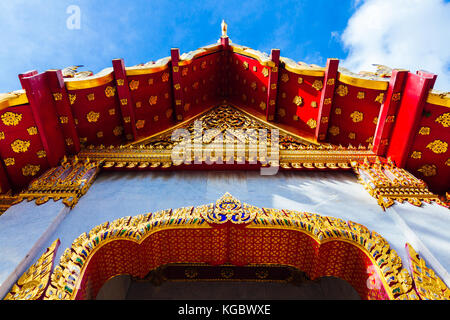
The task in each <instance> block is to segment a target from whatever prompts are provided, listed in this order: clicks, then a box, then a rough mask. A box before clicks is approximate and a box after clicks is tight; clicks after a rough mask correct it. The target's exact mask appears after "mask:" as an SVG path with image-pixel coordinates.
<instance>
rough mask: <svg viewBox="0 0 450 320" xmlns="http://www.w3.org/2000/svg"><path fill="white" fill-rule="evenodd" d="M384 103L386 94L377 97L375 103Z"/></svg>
mask: <svg viewBox="0 0 450 320" xmlns="http://www.w3.org/2000/svg"><path fill="white" fill-rule="evenodd" d="M383 101H384V92H382V93H380V94H379V95H377V97H376V98H375V102H378V103H383Z"/></svg>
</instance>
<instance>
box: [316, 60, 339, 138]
mask: <svg viewBox="0 0 450 320" xmlns="http://www.w3.org/2000/svg"><path fill="white" fill-rule="evenodd" d="M338 67H339V59H328V60H327V65H326V68H325V77H324V79H323V82H324V88H323V90H322V96H321V97H320V105H319V112H318V115H317V127H316V132H315V139H316V140H317V141H323V140H325V138H326V136H327V131H328V123H329V120H330V112H331V106H332V105H333V96H334V87H335V85H336V81H337V80H336V79H337V72H338Z"/></svg>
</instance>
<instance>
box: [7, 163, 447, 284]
mask: <svg viewBox="0 0 450 320" xmlns="http://www.w3.org/2000/svg"><path fill="white" fill-rule="evenodd" d="M225 192H230V193H231V194H232V195H233V196H235V197H236V198H238V199H240V200H241V201H243V202H247V203H249V204H252V205H255V206H259V207H267V208H279V209H293V210H299V211H308V212H313V213H319V214H321V215H327V216H333V217H337V218H341V219H344V220H352V221H355V222H358V223H361V224H363V225H365V226H366V227H368V228H369V229H371V230H374V231H376V232H378V233H379V234H381V235H382V236H383V237H385V238H386V240H388V241H389V243H390V244H391V246H392V247H393V248H394V249H395V250H396V251H397V253H398V254H399V255H400V257H401V258H402V260H403V261H405V262H406V251H405V249H404V245H405V243H406V242H410V243H411V244H412V245H413V246H414V244H421V246H420V247H419V248H416V249H417V250H418V251H419V253H420V254H425V255H426V256H425V259H427V261H428V258H430V259H431V260H430V263H432V264H433V265H432V266H433V267H436V268H437V270H435V271H436V272H437V273H438V274H439V275H440V276H441V277H442V278H443V280H444V281H446V282H447V284H450V281H449V280H450V279H449V278H448V272H447V271H448V270H450V260H449V254H448V251H449V250H448V249H449V248H450V238H449V235H448V232H447V230H449V227H450V220H449V213H450V212H449V210H448V209H445V208H443V207H441V206H438V205H425V206H424V207H423V208H416V207H414V206H412V205H410V204H396V205H395V206H394V207H392V208H391V209H388V210H387V211H386V212H385V211H383V210H382V209H381V207H379V206H378V205H377V203H376V200H375V199H374V198H372V197H371V196H370V195H369V194H368V193H367V192H366V191H365V190H364V188H363V187H362V186H361V185H360V184H358V182H357V181H356V177H355V176H354V174H353V173H352V172H317V171H314V172H292V171H280V172H278V174H277V175H274V176H261V175H260V174H259V171H167V172H104V173H101V174H100V176H99V177H98V178H97V180H96V181H95V183H94V184H93V186H92V187H91V188H90V190H89V191H88V193H87V194H86V195H85V196H83V197H82V198H81V199H80V201H79V203H78V204H77V205H76V207H75V208H74V209H73V210H71V211H70V213H69V214H67V215H65V216H64V220H62V221H61V223H60V225H59V226H58V228H57V229H56V230H55V232H54V233H53V234H52V235H51V236H50V237H49V238H48V239H47V241H46V242H45V244H44V245H43V246H42V248H41V252H44V250H45V248H46V247H48V246H49V245H50V244H51V243H52V242H53V241H54V240H55V239H56V238H60V240H61V246H60V249H59V250H58V255H61V254H62V252H63V251H64V249H65V248H67V247H69V246H70V245H71V243H72V241H73V240H74V239H75V238H76V237H78V236H79V235H80V234H81V233H83V232H88V231H89V230H90V229H92V228H93V227H95V226H97V225H99V224H101V223H103V222H105V221H112V220H114V219H117V218H120V217H123V216H134V215H137V214H142V213H147V212H153V211H157V210H161V209H167V208H179V207H183V206H191V205H194V206H196V205H201V204H206V203H211V202H215V200H217V199H218V198H219V197H221V196H222V195H223V194H224V193H225ZM51 206H53V207H51ZM55 206H56V207H55ZM16 207H17V206H16ZM37 208H41V209H37ZM37 208H32V207H29V206H28V207H17V208H14V210H13V208H11V209H10V210H8V211H11V210H12V211H13V212H15V213H14V214H11V215H10V216H11V217H10V219H11V220H14V217H17V218H18V219H19V218H20V219H19V220H18V221H23V220H27V217H29V216H33V217H34V218H35V219H34V220H32V221H30V222H29V223H27V224H26V225H24V226H23V227H20V228H19V225H20V223H19V222H17V223H15V224H12V223H10V224H9V226H4V223H2V219H1V218H3V216H0V230H2V229H10V231H9V232H10V233H14V232H15V231H12V230H21V232H25V233H27V232H28V230H35V231H34V232H37V233H39V232H40V231H37V230H44V226H42V224H45V223H44V222H43V221H42V219H47V220H49V218H48V217H46V215H47V216H49V217H50V216H53V217H55V216H57V215H58V212H59V211H60V210H61V206H58V204H47V209H44V207H37ZM36 210H37V211H36ZM50 211H52V212H53V213H50ZM41 212H46V213H41ZM9 213H10V212H7V214H5V215H4V217H5V218H4V219H7V218H8V214H9ZM21 214H22V215H23V217H21V216H20V215H21ZM41 215H42V218H37V217H40V216H41ZM50 220H51V219H50ZM47 224H48V223H47ZM418 240H419V241H418ZM8 245H9V246H12V247H14V246H15V245H14V241H9V242H8ZM3 250H12V248H9V249H7V248H4V249H3ZM22 251H24V250H22ZM8 252H9V251H5V254H6V255H8ZM4 256H5V255H1V256H0V266H3V265H4V262H3V260H5V259H10V258H7V257H6V258H5V257H4ZM57 260H58V261H59V256H58V257H57ZM9 271H11V268H10V267H8V268H6V269H3V267H2V273H1V274H6V273H8V272H9ZM4 277H5V276H3V278H0V283H1V282H2V281H3V279H4Z"/></svg>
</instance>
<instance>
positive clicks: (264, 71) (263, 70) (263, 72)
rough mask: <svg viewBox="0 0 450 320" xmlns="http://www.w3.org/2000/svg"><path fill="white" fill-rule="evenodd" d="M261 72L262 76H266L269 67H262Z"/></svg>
mask: <svg viewBox="0 0 450 320" xmlns="http://www.w3.org/2000/svg"><path fill="white" fill-rule="evenodd" d="M261 73H262V74H263V76H264V77H267V76H268V75H269V69H267V68H263V69H262V71H261Z"/></svg>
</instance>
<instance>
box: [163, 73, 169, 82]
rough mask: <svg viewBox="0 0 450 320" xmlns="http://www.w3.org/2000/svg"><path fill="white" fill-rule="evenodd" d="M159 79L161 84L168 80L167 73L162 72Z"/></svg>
mask: <svg viewBox="0 0 450 320" xmlns="http://www.w3.org/2000/svg"><path fill="white" fill-rule="evenodd" d="M161 79H162V81H163V82H167V81H168V80H169V73H167V72H164V73H163V75H162V76H161Z"/></svg>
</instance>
